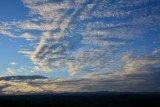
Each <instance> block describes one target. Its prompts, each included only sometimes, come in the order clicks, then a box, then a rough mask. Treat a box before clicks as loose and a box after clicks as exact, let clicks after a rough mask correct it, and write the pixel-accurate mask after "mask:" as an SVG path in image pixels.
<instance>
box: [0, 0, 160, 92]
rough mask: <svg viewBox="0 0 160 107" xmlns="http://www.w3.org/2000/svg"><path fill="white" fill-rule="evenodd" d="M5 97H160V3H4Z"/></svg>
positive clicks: (0, 87)
mask: <svg viewBox="0 0 160 107" xmlns="http://www.w3.org/2000/svg"><path fill="white" fill-rule="evenodd" d="M0 49H1V51H0V77H6V76H16V75H28V76H29V75H42V76H45V77H48V79H35V80H16V81H15V80H9V81H5V80H1V81H0V94H27V93H36V92H93V91H118V92H159V91H160V0H1V1H0Z"/></svg>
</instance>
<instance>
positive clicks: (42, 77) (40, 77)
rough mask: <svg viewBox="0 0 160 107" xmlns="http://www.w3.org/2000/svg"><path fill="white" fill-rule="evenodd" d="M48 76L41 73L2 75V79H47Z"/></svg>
mask: <svg viewBox="0 0 160 107" xmlns="http://www.w3.org/2000/svg"><path fill="white" fill-rule="evenodd" d="M47 78H48V77H45V76H41V75H25V76H24V75H18V76H5V77H0V80H5V81H10V80H34V79H47Z"/></svg>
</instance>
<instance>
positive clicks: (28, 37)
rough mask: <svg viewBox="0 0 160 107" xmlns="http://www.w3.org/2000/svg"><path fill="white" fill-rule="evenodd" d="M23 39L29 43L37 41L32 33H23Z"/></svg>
mask: <svg viewBox="0 0 160 107" xmlns="http://www.w3.org/2000/svg"><path fill="white" fill-rule="evenodd" d="M22 38H25V39H26V40H28V41H33V40H35V39H36V37H35V36H33V35H32V34H30V33H23V34H22Z"/></svg>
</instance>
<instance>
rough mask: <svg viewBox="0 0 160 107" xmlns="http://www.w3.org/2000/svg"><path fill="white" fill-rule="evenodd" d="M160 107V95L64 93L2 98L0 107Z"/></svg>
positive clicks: (0, 98)
mask: <svg viewBox="0 0 160 107" xmlns="http://www.w3.org/2000/svg"><path fill="white" fill-rule="evenodd" d="M8 106H10V107H160V93H63V94H47V95H38V94H37V95H12V96H0V107H8Z"/></svg>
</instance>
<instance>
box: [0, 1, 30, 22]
mask: <svg viewBox="0 0 160 107" xmlns="http://www.w3.org/2000/svg"><path fill="white" fill-rule="evenodd" d="M27 15H28V9H27V8H26V7H24V6H23V3H22V2H21V1H20V0H1V1H0V21H7V20H21V19H25V18H26V16H27Z"/></svg>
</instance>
